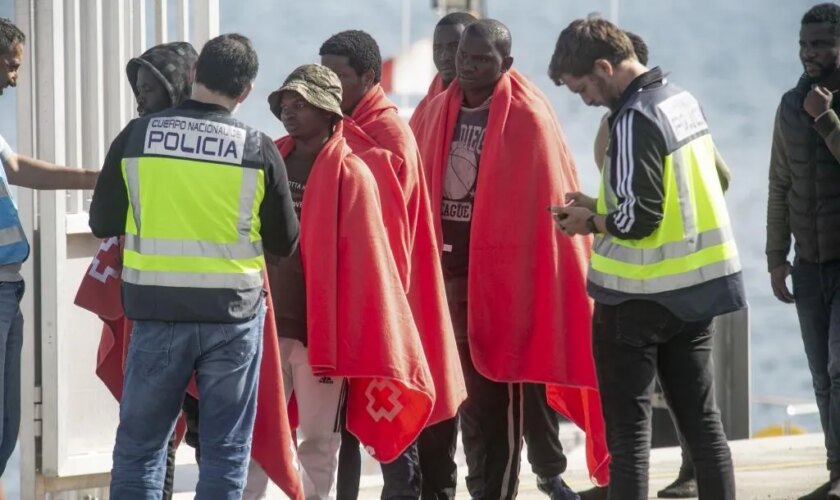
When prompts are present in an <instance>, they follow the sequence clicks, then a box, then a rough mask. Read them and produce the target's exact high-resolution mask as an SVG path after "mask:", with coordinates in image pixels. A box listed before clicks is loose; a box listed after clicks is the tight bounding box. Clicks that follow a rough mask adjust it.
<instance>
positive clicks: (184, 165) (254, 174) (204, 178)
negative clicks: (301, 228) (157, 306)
mask: <svg viewBox="0 0 840 500" xmlns="http://www.w3.org/2000/svg"><path fill="white" fill-rule="evenodd" d="M177 169H182V172H178V170H177ZM123 170H124V174H123V175H124V179H125V182H126V187H127V189H128V193H129V203H130V212H129V214H128V216H127V221H126V235H125V253H124V268H123V280H124V281H125V282H126V283H132V284H135V285H150V286H166V287H185V288H226V289H235V290H245V289H252V288H256V287H260V286H262V279H263V274H262V271H263V270H264V269H265V260H264V258H263V247H262V241H261V240H260V236H259V228H260V220H259V217H258V210H259V206H260V204H261V202H262V198H263V194H264V189H265V188H264V182H263V175H264V173H263V171H262V170H258V169H253V168H243V167H239V166H233V165H225V164H216V163H210V162H198V161H194V160H185V159H177V158H160V157H141V158H126V159H124V160H123ZM163 171H166V174H164V173H163ZM184 172H186V173H184ZM196 173H200V175H201V182H202V188H203V191H202V193H199V194H204V193H205V192H206V195H207V197H209V199H210V200H211V201H212V202H214V203H215V204H214V205H213V206H212V211H210V210H209V209H207V210H205V208H207V207H201V206H198V205H197V206H195V207H189V208H191V209H192V212H193V213H189V211H187V212H186V213H178V214H177V216H176V214H172V217H168V214H165V213H163V212H160V209H159V208H158V209H157V210H158V211H157V212H152V211H151V210H150V208H151V207H145V206H143V200H144V199H148V197H152V196H154V195H156V194H157V193H149V194H148V195H147V196H144V194H143V189H144V187H143V179H145V182H147V183H149V182H150V183H151V184H152V185H154V186H155V188H157V189H159V188H161V186H162V184H163V183H165V185H166V187H167V188H169V189H167V190H166V191H168V192H169V193H170V196H175V197H177V196H180V195H182V194H183V191H188V190H189V189H190V184H194V182H195V181H193V180H192V177H190V176H191V175H192V174H196ZM163 175H167V178H166V180H163V179H162V178H157V177H155V176H163ZM179 175H180V178H179ZM234 182H236V185H238V192H237V191H234V189H233V186H234ZM234 194H237V195H238V198H237V199H236V200H234V199H233V195H234ZM160 200H161V198H158V199H157V201H158V202H160ZM206 204H207V203H205V205H206ZM234 207H235V208H234ZM183 210H184V209H183V208H182V211H183ZM234 210H235V211H234ZM233 216H235V220H234V219H233ZM185 217H193V218H195V219H197V220H196V221H195V223H192V221H184V220H183V219H184V218H185ZM198 219H200V220H198ZM173 234H177V235H180V234H183V235H184V236H193V238H192V239H188V238H185V237H181V238H173ZM219 239H221V240H222V241H218V240H219ZM214 240H215V241H214Z"/></svg>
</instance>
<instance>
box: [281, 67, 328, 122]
mask: <svg viewBox="0 0 840 500" xmlns="http://www.w3.org/2000/svg"><path fill="white" fill-rule="evenodd" d="M287 90H291V91H294V92H297V93H298V94H300V96H301V97H303V98H304V100H306V102H308V103H309V104H311V105H313V106H315V107H316V108H319V109H323V110H324V111H329V112H330V113H333V114H335V115H337V116H338V117H339V118H341V117H343V116H344V114H343V113H342V112H341V81H340V80H339V79H338V76H337V75H336V74H335V73H333V72H332V70H330V69H329V68H327V67H326V66H322V65H320V64H304V65H303V66H300V67H298V68H297V69H295V70H294V71H292V73H291V74H290V75H289V76H288V77H287V78H286V81H285V82H283V86H282V87H280V88H279V89H277V90H275V91H274V92H272V93H271V95H269V96H268V103H269V105H270V106H271V111H272V113H274V115H275V116H276V117H277V118H280V96H281V95H282V94H283V92H285V91H287Z"/></svg>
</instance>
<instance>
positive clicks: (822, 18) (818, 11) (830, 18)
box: [802, 3, 840, 36]
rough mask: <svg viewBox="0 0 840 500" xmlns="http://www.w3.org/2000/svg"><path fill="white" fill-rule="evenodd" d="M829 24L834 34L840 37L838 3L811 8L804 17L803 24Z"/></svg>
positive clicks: (839, 8) (822, 4) (839, 10)
mask: <svg viewBox="0 0 840 500" xmlns="http://www.w3.org/2000/svg"><path fill="white" fill-rule="evenodd" d="M816 23H829V24H831V25H833V26H832V30H831V31H832V32H833V33H834V34H835V35H837V36H840V5H837V4H836V3H821V4H818V5H814V6H813V7H811V8H810V9H809V10H808V12H806V13H805V15H804V16H802V24H816Z"/></svg>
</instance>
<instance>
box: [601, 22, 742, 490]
mask: <svg viewBox="0 0 840 500" xmlns="http://www.w3.org/2000/svg"><path fill="white" fill-rule="evenodd" d="M624 33H625V34H626V35H627V37H628V38H630V42H631V43H632V44H633V51H634V52H635V54H636V59H638V60H639V62H640V63H642V65H643V66H647V63H648V46H647V44H646V43H645V41H644V40H642V38H641V37H640V36H639V35H637V34H635V33H631V32H629V31H626V30H625V31H624ZM609 117H610V112H609V111H608V112H607V113H605V114H604V116H603V118H602V119H601V123H600V125H599V127H598V132H597V133H596V134H595V142H594V155H595V166H596V167H597V168H598V171H599V172H600V171H601V170H602V169H603V167H604V159H605V158H606V156H607V143H608V141H609V134H610V127H609ZM715 168H716V169H717V173H718V178H719V179H720V185H721V188H723V191H724V193H725V192H726V190H727V189H729V183H730V181H731V177H732V175H731V172H730V170H729V166H728V165H727V164H726V162H725V161H724V160H723V157H722V156H721V155H720V153H719V152H718V150H717V148H715ZM657 390H659V389H657ZM675 425H676V423H675ZM677 436H678V438H679V440H680V447H681V448H682V462H681V464H680V471H679V474H678V475H677V478H676V479H675V480H674V481H673V482H672V483H671V484H669V485H668V486H666V487H665V488H663V489H661V490H659V491H658V492H657V493H656V496H657V497H659V498H694V497H696V496H697V480H696V479H695V478H694V462H692V461H691V455H690V454H689V453H688V449H687V448H686V446H685V439H684V438H683V437H682V435H681V434H679V431H677Z"/></svg>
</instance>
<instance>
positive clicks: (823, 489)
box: [796, 481, 831, 500]
mask: <svg viewBox="0 0 840 500" xmlns="http://www.w3.org/2000/svg"><path fill="white" fill-rule="evenodd" d="M830 489H831V481H827V482H826V483H825V484H821V485H820V486H818V487H817V489H815V490H814V491H812V492H811V493H808V494H807V495H803V496H801V497H799V498H797V499H796V500H825V499H826V497H828V490H830Z"/></svg>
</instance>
